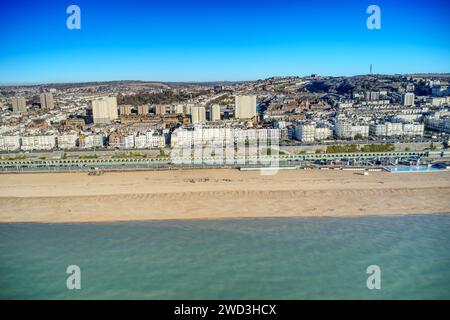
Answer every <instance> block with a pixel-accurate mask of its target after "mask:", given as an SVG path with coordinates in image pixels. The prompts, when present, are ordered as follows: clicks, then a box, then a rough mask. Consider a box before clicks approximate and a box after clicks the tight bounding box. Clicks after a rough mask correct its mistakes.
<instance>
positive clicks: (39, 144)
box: [21, 135, 56, 151]
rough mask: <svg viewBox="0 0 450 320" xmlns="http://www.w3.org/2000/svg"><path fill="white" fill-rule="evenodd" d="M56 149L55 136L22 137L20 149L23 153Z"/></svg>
mask: <svg viewBox="0 0 450 320" xmlns="http://www.w3.org/2000/svg"><path fill="white" fill-rule="evenodd" d="M55 147H56V136H55V135H37V136H25V137H22V146H21V149H22V150H24V151H31V150H52V149H53V148H55Z"/></svg>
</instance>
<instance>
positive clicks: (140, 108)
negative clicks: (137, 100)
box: [138, 104, 148, 114]
mask: <svg viewBox="0 0 450 320" xmlns="http://www.w3.org/2000/svg"><path fill="white" fill-rule="evenodd" d="M138 114H148V105H146V104H144V105H142V106H138Z"/></svg>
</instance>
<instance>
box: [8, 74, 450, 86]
mask: <svg viewBox="0 0 450 320" xmlns="http://www.w3.org/2000/svg"><path fill="white" fill-rule="evenodd" d="M312 75H315V76H318V77H330V78H342V77H343V78H352V77H360V76H408V75H450V72H415V73H414V72H413V73H373V74H370V73H366V74H354V75H321V74H315V73H311V74H309V75H283V76H275V75H274V76H270V77H266V78H258V79H250V80H203V81H202V80H185V81H180V80H178V81H172V80H171V81H161V80H139V79H116V80H86V81H73V82H66V81H61V82H59V81H56V82H21V83H20V82H11V83H8V82H0V86H6V87H13V86H43V85H52V84H55V85H62V84H84V83H108V82H148V83H162V84H165V83H199V84H201V83H220V82H229V83H237V82H253V81H260V80H267V79H270V78H290V77H292V78H305V77H310V76H312Z"/></svg>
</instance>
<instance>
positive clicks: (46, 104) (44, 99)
mask: <svg viewBox="0 0 450 320" xmlns="http://www.w3.org/2000/svg"><path fill="white" fill-rule="evenodd" d="M40 100H41V108H42V109H54V108H55V102H54V100H53V95H52V94H51V93H49V92H45V93H41V95H40Z"/></svg>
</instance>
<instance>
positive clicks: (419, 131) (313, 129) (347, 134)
mask: <svg viewBox="0 0 450 320" xmlns="http://www.w3.org/2000/svg"><path fill="white" fill-rule="evenodd" d="M424 129H425V125H424V124H423V123H419V122H411V123H408V122H407V123H402V122H389V121H386V122H384V121H383V122H379V123H361V122H352V121H348V120H346V119H344V120H338V121H336V122H335V123H334V125H333V124H328V123H320V122H314V121H310V122H301V123H297V124H295V125H294V126H293V129H291V130H292V133H291V134H292V136H293V138H295V139H296V140H298V141H302V142H314V141H323V140H328V139H333V136H336V137H337V138H340V139H357V138H368V137H369V136H372V137H421V136H423V134H424Z"/></svg>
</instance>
